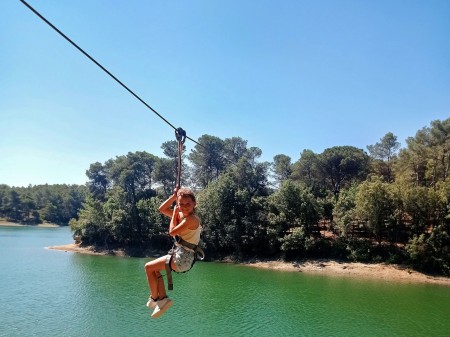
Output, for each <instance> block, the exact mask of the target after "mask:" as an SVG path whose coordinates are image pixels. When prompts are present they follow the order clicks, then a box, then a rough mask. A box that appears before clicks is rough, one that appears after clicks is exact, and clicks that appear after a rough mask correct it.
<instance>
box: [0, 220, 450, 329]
mask: <svg viewBox="0 0 450 337" xmlns="http://www.w3.org/2000/svg"><path fill="white" fill-rule="evenodd" d="M69 242H71V238H70V232H69V230H68V229H67V228H32V227H20V228H18V227H0V336H5V337H6V336H8V337H15V336H20V337H24V336H42V337H51V336H58V337H59V336H73V337H78V336H83V337H86V336H92V337H97V336H107V337H114V336H176V335H179V336H258V337H262V336H408V337H409V336H450V322H449V321H448V320H449V318H450V287H446V286H438V285H422V284H414V285H413V284H395V283H394V284H392V283H387V282H381V281H355V280H349V279H345V278H336V277H325V276H313V275H307V274H303V273H295V272H294V273H293V272H279V271H269V270H258V269H253V268H248V267H243V266H236V265H226V264H217V263H206V262H200V263H198V264H196V265H195V267H194V269H193V270H192V271H191V272H189V273H186V274H181V275H177V274H175V275H174V288H175V289H174V291H173V292H171V296H172V298H173V299H174V301H175V304H174V306H173V307H172V308H171V309H170V310H169V311H168V312H167V313H166V314H165V315H164V316H162V317H161V318H159V319H156V320H155V319H151V318H150V312H149V310H148V309H147V308H146V307H145V302H146V300H147V297H148V288H147V283H146V279H145V274H144V271H143V266H144V263H145V261H146V260H145V259H136V258H118V257H109V256H89V255H81V254H74V253H70V252H62V251H54V250H48V249H45V247H46V246H49V245H58V244H65V243H69Z"/></svg>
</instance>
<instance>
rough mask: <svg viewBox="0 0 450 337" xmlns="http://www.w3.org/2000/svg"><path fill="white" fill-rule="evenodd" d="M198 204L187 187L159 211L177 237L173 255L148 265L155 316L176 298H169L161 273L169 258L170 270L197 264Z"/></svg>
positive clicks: (149, 301)
mask: <svg viewBox="0 0 450 337" xmlns="http://www.w3.org/2000/svg"><path fill="white" fill-rule="evenodd" d="M175 200H176V202H177V203H176V205H175V208H174V209H173V211H172V210H171V208H170V207H171V206H172V204H173V202H174V201H175ZM195 206H196V200H195V195H194V193H193V192H192V191H191V190H190V189H188V188H180V189H178V190H177V191H176V192H175V194H174V195H172V196H171V197H169V198H168V199H167V200H166V201H164V202H163V203H162V204H161V206H159V211H160V212H161V213H162V214H164V215H166V216H168V217H170V218H171V220H170V226H169V235H170V236H172V237H175V239H176V241H177V242H176V243H175V245H176V247H175V249H174V250H173V252H172V254H168V255H165V256H162V257H160V258H158V259H155V260H153V261H150V262H147V263H146V264H145V273H146V274H147V280H148V284H149V287H150V298H149V299H148V302H147V307H148V308H150V309H154V311H153V313H152V317H153V318H156V317H160V316H161V315H162V314H163V313H164V312H165V311H166V310H167V309H169V308H170V307H171V306H172V304H173V301H172V300H171V299H170V298H168V297H167V294H166V289H165V287H164V280H163V279H162V275H161V272H160V271H161V270H164V269H166V261H167V263H168V265H169V266H170V269H171V270H174V271H176V272H179V273H181V272H186V271H188V270H189V269H191V267H192V265H193V264H194V261H195V254H196V250H195V248H196V246H197V245H198V243H199V241H200V232H201V230H202V227H201V225H200V219H199V217H198V216H197V215H196V214H195ZM168 277H169V275H168ZM169 287H170V282H169ZM169 289H170V288H169Z"/></svg>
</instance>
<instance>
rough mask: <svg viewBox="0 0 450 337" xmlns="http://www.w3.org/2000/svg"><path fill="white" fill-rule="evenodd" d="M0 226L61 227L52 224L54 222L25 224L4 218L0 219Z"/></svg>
mask: <svg viewBox="0 0 450 337" xmlns="http://www.w3.org/2000/svg"><path fill="white" fill-rule="evenodd" d="M0 226H5V227H46V228H54V227H61V226H60V225H57V224H54V223H40V224H37V225H25V224H21V223H17V222H10V221H6V220H0Z"/></svg>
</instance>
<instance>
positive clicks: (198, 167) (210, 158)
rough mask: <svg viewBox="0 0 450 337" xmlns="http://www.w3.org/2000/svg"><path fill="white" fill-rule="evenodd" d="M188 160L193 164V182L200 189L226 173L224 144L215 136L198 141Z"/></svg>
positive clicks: (203, 137)
mask: <svg viewBox="0 0 450 337" xmlns="http://www.w3.org/2000/svg"><path fill="white" fill-rule="evenodd" d="M198 143H199V144H200V145H199V144H196V145H195V147H194V149H193V150H192V151H191V153H190V154H189V156H188V158H189V160H190V161H191V163H192V175H193V180H194V181H195V182H196V183H197V185H198V186H199V187H200V188H205V187H206V186H208V184H209V183H210V182H211V181H213V180H214V179H217V178H218V177H219V175H220V174H221V173H222V172H223V171H224V169H225V166H226V165H225V164H224V159H223V154H224V152H223V149H224V142H223V141H222V140H221V139H220V138H218V137H214V136H209V135H203V136H201V137H200V138H199V139H198Z"/></svg>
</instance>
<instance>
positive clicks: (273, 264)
mask: <svg viewBox="0 0 450 337" xmlns="http://www.w3.org/2000/svg"><path fill="white" fill-rule="evenodd" d="M48 248H49V249H56V250H63V251H66V252H77V253H82V254H95V255H118V256H123V255H124V254H123V252H122V251H109V252H104V251H101V252H96V251H94V250H93V248H92V247H80V246H79V245H77V244H74V243H73V244H67V245H62V246H52V247H48ZM242 265H244V266H248V267H253V268H266V269H272V270H280V271H285V272H304V273H314V274H321V275H326V276H330V277H351V278H358V279H363V278H367V279H375V280H380V281H384V282H408V283H429V284H441V285H446V286H450V278H448V277H439V276H430V275H426V274H422V273H419V272H417V271H414V270H412V269H409V268H407V267H403V266H399V265H390V264H384V263H376V264H365V263H358V262H338V261H333V260H308V261H299V262H294V263H292V262H284V261H252V262H246V263H242Z"/></svg>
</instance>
